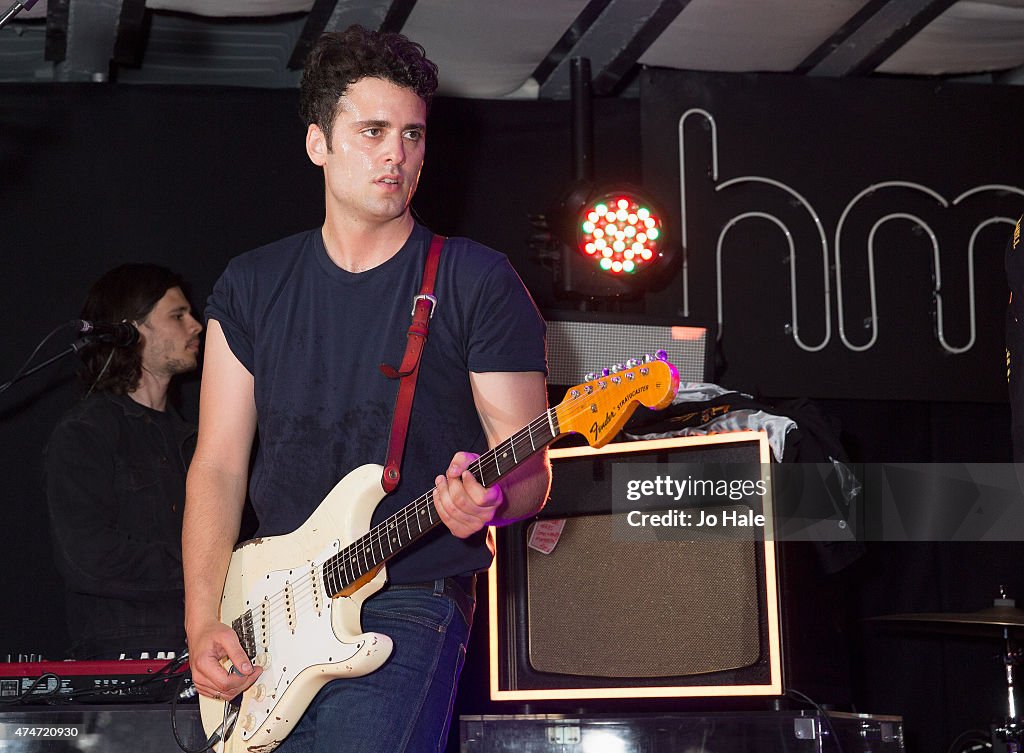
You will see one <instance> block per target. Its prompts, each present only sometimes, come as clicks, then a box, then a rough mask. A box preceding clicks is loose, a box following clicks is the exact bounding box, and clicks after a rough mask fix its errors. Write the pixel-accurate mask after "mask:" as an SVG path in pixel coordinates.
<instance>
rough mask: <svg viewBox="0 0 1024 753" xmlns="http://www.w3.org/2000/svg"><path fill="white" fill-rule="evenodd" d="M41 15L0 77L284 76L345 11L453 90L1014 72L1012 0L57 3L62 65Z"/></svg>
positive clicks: (11, 42)
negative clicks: (671, 79)
mask: <svg viewBox="0 0 1024 753" xmlns="http://www.w3.org/2000/svg"><path fill="white" fill-rule="evenodd" d="M22 2H25V0H22ZM133 3H134V8H135V10H136V13H137V16H138V17H139V18H141V17H143V15H144V16H145V25H146V26H145V33H144V34H142V33H139V32H137V31H136V32H135V34H134V36H133V35H132V33H131V31H130V29H129V30H128V31H125V24H124V22H123V21H121V20H119V19H120V18H121V15H123V14H121V11H122V9H123V10H125V11H126V12H127V11H128V10H130V9H131V7H132V4H133ZM3 4H4V5H6V3H3ZM53 5H56V3H54V4H53ZM101 6H102V7H103V8H104V9H101ZM47 10H48V8H47V2H46V0H40V1H39V2H38V3H37V4H36V5H35V6H34V7H32V8H31V9H30V10H28V11H25V12H23V13H21V14H20V15H18V16H17V17H16V19H15V20H14V21H13V22H12V23H10V24H9V25H8V26H6V27H5V28H3V29H0V81H47V80H58V81H60V80H90V79H91V80H105V79H106V77H107V75H108V73H107V70H106V69H105V66H109V61H110V59H111V58H113V57H114V53H113V50H114V46H115V42H116V43H118V44H119V45H121V47H122V48H123V47H124V46H125V45H127V47H128V48H129V49H132V48H134V49H135V52H136V62H138V63H140V64H139V65H127V64H121V65H117V64H115V65H114V66H113V67H109V70H110V71H111V73H110V75H111V76H112V77H113V79H114V80H116V81H123V82H128V83H135V82H158V83H233V84H243V85H244V84H249V85H256V86H288V85H294V83H295V82H296V81H297V79H298V75H299V74H298V72H297V70H296V68H297V67H298V66H296V65H293V66H291V67H289V64H288V62H289V59H293V55H295V54H296V53H295V49H296V46H298V45H299V44H300V42H301V41H302V39H303V35H305V36H306V38H307V39H308V38H309V37H310V36H312V35H314V34H315V33H316V32H317V31H319V30H320V29H324V28H326V29H331V28H344V26H347V25H348V23H351V22H354V21H356V22H362V23H363V24H364V25H367V26H372V27H380V26H381V24H382V23H385V25H388V24H390V26H391V27H397V28H400V29H401V31H402V32H403V33H404V34H406V35H407V36H409V37H410V38H412V39H414V40H416V41H418V42H420V43H421V44H423V46H424V47H425V48H426V50H427V52H428V55H429V56H430V57H431V58H432V59H433V60H434V61H435V62H436V63H437V64H438V66H439V67H440V70H441V87H442V88H441V90H442V93H444V94H448V95H455V96H464V97H479V98H500V97H536V96H541V97H553V98H564V97H566V96H568V75H567V68H568V61H569V59H570V58H572V57H578V56H582V57H587V58H588V59H590V60H591V66H592V71H593V76H594V81H595V91H596V93H597V94H598V95H602V94H621V93H623V92H624V91H625V92H627V93H628V90H629V85H630V83H631V81H632V80H634V79H635V73H636V71H637V70H638V67H639V66H662V67H667V68H677V69H690V70H700V71H727V72H759V71H769V72H796V73H801V74H808V75H824V76H844V75H871V74H873V73H883V74H902V75H921V76H944V77H948V76H965V75H972V74H984V75H983V76H980V77H978V79H979V80H984V81H1002V82H1006V83H1018V82H1019V79H1021V78H1022V75H1021V67H1022V66H1024V0H959V1H957V2H951V0H689V2H687V0H337V2H324V1H323V0H316V2H315V3H314V1H313V0H148V1H147V2H145V9H143V8H142V0H121V1H118V0H104V1H103V2H102V3H100V2H99V0H71V3H70V10H69V14H68V18H67V19H66V21H65V22H64V23H65V29H64V31H65V32H66V38H67V46H66V55H65V59H64V61H62V62H53V61H48V60H46V56H45V52H44V47H45V44H44V43H45V38H46V34H47V27H48V26H49V27H54V26H57V27H59V25H60V21H59V20H58V21H56V22H55V21H54V19H52V18H51V19H49V20H44V19H46V17H47ZM311 11H312V17H319V18H321V19H322V20H321V23H320V24H319V26H317V25H316V24H313V23H312V22H310V18H311V16H310V12H311ZM396 19H397V21H396ZM311 29H312V30H311ZM50 32H51V36H52V32H53V28H51V29H50Z"/></svg>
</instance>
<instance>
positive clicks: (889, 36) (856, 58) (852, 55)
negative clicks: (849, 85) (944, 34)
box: [796, 0, 956, 77]
mask: <svg viewBox="0 0 1024 753" xmlns="http://www.w3.org/2000/svg"><path fill="white" fill-rule="evenodd" d="M955 2H956V0H872V2H869V3H868V4H867V5H865V6H864V7H863V8H861V10H860V11H858V12H857V13H856V14H855V15H854V16H853V17H852V18H851V19H850V20H849V21H847V22H846V23H845V24H843V26H842V27H841V28H840V29H839V30H838V31H836V33H835V34H833V35H832V36H831V37H830V38H829V39H828V40H826V41H825V43H824V44H822V45H821V46H819V47H818V49H816V50H815V51H814V52H812V53H811V54H810V55H808V56H807V58H805V59H804V61H803V62H802V63H800V65H798V66H797V67H796V72H798V73H806V74H807V75H808V76H830V77H840V76H858V75H865V74H868V73H871V72H872V71H874V70H875V69H876V68H877V67H878V66H880V65H881V64H882V63H884V62H885V61H886V60H888V59H889V57H890V56H892V54H893V53H894V52H896V51H897V50H898V49H900V48H901V47H902V46H903V45H905V44H906V43H907V42H908V41H910V40H911V39H912V38H913V37H914V36H915V35H916V34H917V33H918V32H919V31H921V29H923V28H924V27H925V26H927V25H928V24H930V23H931V22H932V21H933V20H934V19H935V18H936V17H937V16H939V15H940V14H941V13H943V12H944V11H945V10H946V9H947V8H949V6H951V5H952V4H953V3H955Z"/></svg>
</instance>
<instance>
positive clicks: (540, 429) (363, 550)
mask: <svg viewBox="0 0 1024 753" xmlns="http://www.w3.org/2000/svg"><path fill="white" fill-rule="evenodd" d="M558 437H559V429H558V419H557V418H556V416H555V410H554V409H553V408H551V409H548V410H546V411H545V412H544V413H542V414H541V415H540V416H538V417H537V418H535V419H534V420H533V421H531V422H530V424H529V425H528V426H526V427H525V428H523V429H520V430H519V431H517V432H516V433H515V434H513V435H512V436H511V437H509V438H508V439H506V440H505V441H504V442H502V443H500V444H499V445H497V446H496V447H494V448H492V449H490V450H488V451H487V452H485V453H484V454H483V455H481V456H480V457H479V458H477V459H476V460H475V461H473V463H472V464H470V466H469V469H468V470H469V471H470V472H471V473H472V474H473V476H474V477H475V478H476V480H477V481H479V482H480V483H481V484H483V485H484V486H491V485H492V484H494V483H495V482H497V481H498V480H500V479H501V478H502V477H503V476H505V475H506V474H508V473H509V472H511V471H512V470H513V469H514V468H516V467H517V466H519V464H520V463H522V462H523V461H524V460H526V459H527V458H529V457H531V456H532V455H534V454H535V453H537V452H538V451H539V450H542V449H543V448H545V447H547V446H548V445H549V444H551V443H552V442H554V441H555V440H556V439H557V438H558ZM440 522H441V518H440V516H439V515H438V513H437V509H436V508H435V507H434V490H433V489H431V490H430V491H429V492H426V493H425V494H423V495H422V496H421V497H419V498H417V499H416V500H414V501H413V502H410V503H409V504H408V505H406V506H405V507H403V508H402V509H401V510H399V511H398V512H396V513H395V514H394V515H392V516H390V517H389V518H387V519H385V520H383V521H381V522H380V523H378V524H377V525H376V526H374V527H373V528H371V529H370V530H369V531H367V532H366V533H365V534H364V535H363V536H361V537H360V538H358V539H356V540H355V541H353V542H352V543H351V544H349V545H348V546H347V547H345V548H344V549H342V550H341V551H340V552H338V553H337V554H335V555H334V556H333V557H331V558H330V559H328V560H327V561H326V562H325V563H324V565H323V578H324V586H325V587H326V589H327V592H328V593H330V594H337V593H339V592H341V591H343V590H344V589H345V588H347V587H348V586H350V585H352V584H353V583H355V582H356V581H358V580H359V579H360V578H362V577H363V576H365V575H366V574H367V573H370V572H372V571H373V570H375V569H376V568H377V567H378V566H380V565H381V564H382V563H384V562H386V561H387V560H389V559H391V558H392V557H394V556H395V555H396V554H398V553H399V552H400V551H402V550H403V549H404V548H405V547H407V546H409V545H410V544H412V543H413V542H414V541H416V540H417V539H419V538H420V537H421V536H423V535H424V534H425V533H427V532H428V531H430V530H431V529H433V528H434V527H435V526H436V525H437V524H438V523H440Z"/></svg>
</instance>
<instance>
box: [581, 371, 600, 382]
mask: <svg viewBox="0 0 1024 753" xmlns="http://www.w3.org/2000/svg"><path fill="white" fill-rule="evenodd" d="M597 376H598V375H597V374H595V373H594V372H593V371H590V372H588V373H586V374H584V375H583V381H584V382H593V381H594V380H595V379H597Z"/></svg>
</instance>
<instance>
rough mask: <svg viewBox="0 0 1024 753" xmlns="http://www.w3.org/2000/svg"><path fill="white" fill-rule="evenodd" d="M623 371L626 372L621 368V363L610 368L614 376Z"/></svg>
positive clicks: (624, 368) (623, 367)
mask: <svg viewBox="0 0 1024 753" xmlns="http://www.w3.org/2000/svg"><path fill="white" fill-rule="evenodd" d="M625 370H626V367H625V366H623V365H622V364H621V363H617V364H615V365H613V366H612V371H614V372H615V373H616V374H618V373H619V372H620V371H625Z"/></svg>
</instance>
